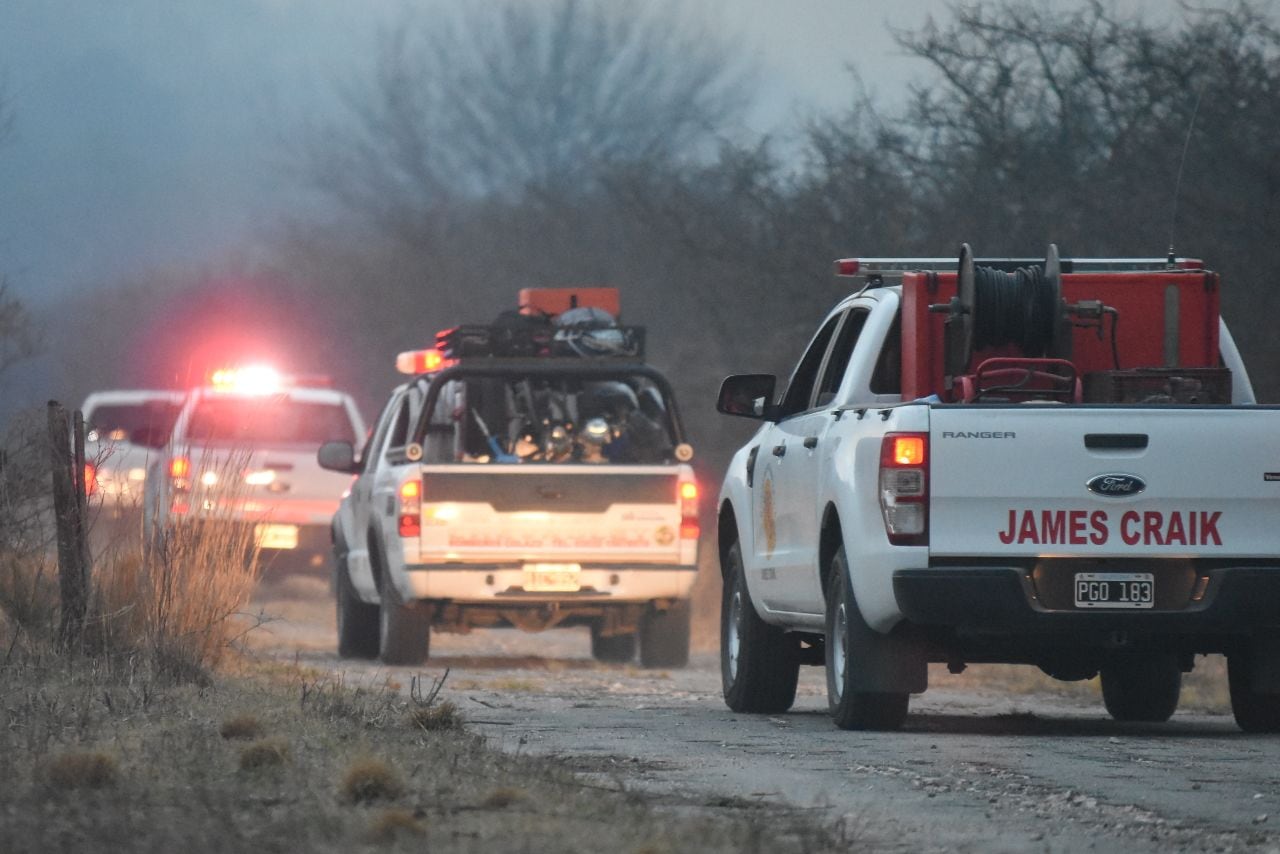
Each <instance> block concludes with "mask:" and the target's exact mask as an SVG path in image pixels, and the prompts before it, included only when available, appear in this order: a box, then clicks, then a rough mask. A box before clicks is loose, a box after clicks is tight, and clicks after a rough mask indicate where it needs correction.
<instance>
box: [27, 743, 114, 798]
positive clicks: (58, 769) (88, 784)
mask: <svg viewBox="0 0 1280 854" xmlns="http://www.w3.org/2000/svg"><path fill="white" fill-rule="evenodd" d="M119 773H120V772H119V766H118V764H117V763H116V760H115V758H114V757H112V756H110V755H109V754H106V753H103V752H101V751H98V750H78V751H72V752H70V753H62V754H59V755H58V756H55V757H53V758H52V759H51V760H49V764H48V766H47V767H46V768H45V779H46V780H47V781H48V783H49V785H50V786H53V787H55V788H58V789H102V788H106V787H107V786H111V785H113V784H114V783H115V782H116V780H117V779H118V777H119Z"/></svg>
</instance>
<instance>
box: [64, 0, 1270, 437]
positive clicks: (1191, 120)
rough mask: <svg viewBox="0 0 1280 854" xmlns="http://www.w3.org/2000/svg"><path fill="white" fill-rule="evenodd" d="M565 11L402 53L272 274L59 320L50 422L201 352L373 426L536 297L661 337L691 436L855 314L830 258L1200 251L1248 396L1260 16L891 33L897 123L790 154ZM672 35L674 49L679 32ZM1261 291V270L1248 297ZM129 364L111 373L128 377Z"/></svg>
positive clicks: (854, 98) (684, 57) (736, 98)
mask: <svg viewBox="0 0 1280 854" xmlns="http://www.w3.org/2000/svg"><path fill="white" fill-rule="evenodd" d="M637 9H638V7H636V6H634V5H631V4H610V3H602V2H586V0H560V2H557V3H553V4H546V5H544V4H537V5H534V4H518V3H511V4H509V5H506V6H503V7H499V8H495V7H490V6H489V5H488V4H486V5H485V7H484V10H483V11H473V12H468V13H466V14H465V15H463V16H462V17H460V18H458V19H456V20H454V21H452V22H450V23H449V24H448V25H447V26H443V27H442V25H441V24H439V23H438V22H434V21H433V22H428V21H422V20H412V19H411V20H408V21H406V22H405V24H404V26H402V27H401V28H399V29H397V30H396V31H395V32H392V33H389V34H388V35H387V37H386V39H385V41H384V43H383V46H382V49H381V51H380V52H379V55H378V56H377V58H376V63H375V64H374V66H373V67H372V68H371V69H370V74H369V76H368V78H367V79H366V80H363V81H355V82H352V83H351V84H350V85H349V86H348V87H347V89H346V90H345V93H344V94H345V97H346V99H347V102H348V104H349V107H350V110H349V113H348V115H347V116H346V117H345V119H344V120H343V121H341V122H333V123H330V124H326V125H318V126H313V127H309V128H306V129H303V130H301V131H299V133H298V134H297V136H296V142H295V143H294V144H293V145H292V147H291V148H290V150H289V153H288V158H287V159H288V160H289V162H290V163H292V164H293V167H294V175H295V177H296V178H297V179H298V180H299V181H301V182H303V184H304V185H305V186H306V187H308V188H310V189H311V190H313V191H314V192H315V193H316V196H317V198H318V199H319V200H321V201H322V203H323V209H324V210H325V211H326V212H327V213H326V214H325V215H324V216H311V217H308V218H306V219H297V220H294V221H292V222H287V223H281V225H280V228H279V230H278V232H277V233H276V234H275V235H274V236H273V237H272V238H271V240H270V242H269V248H268V249H267V251H266V252H265V254H264V255H262V256H261V257H255V259H254V260H253V261H251V262H250V261H246V262H242V263H240V264H238V265H235V266H234V268H233V269H231V270H221V271H219V272H218V273H217V274H216V275H214V274H211V273H209V272H208V271H162V272H155V273H152V274H150V275H149V276H148V277H146V278H140V279H138V280H136V281H131V282H129V283H126V284H123V285H120V286H118V287H115V288H108V289H102V290H97V291H94V292H92V293H88V294H85V295H83V296H82V297H81V298H79V299H77V301H76V302H75V304H74V305H69V306H63V307H59V309H58V311H57V316H58V318H59V322H58V324H57V326H56V328H52V329H51V335H52V336H54V337H55V338H56V339H57V343H56V347H55V348H54V349H55V350H56V352H57V353H58V359H59V360H60V365H61V367H62V369H63V370H65V372H66V373H65V377H64V378H63V379H62V382H63V383H64V384H65V388H66V389H67V390H68V392H67V393H68V397H70V398H74V397H75V396H76V395H79V394H81V393H83V392H87V391H89V390H91V389H92V388H95V387H110V386H119V385H122V384H150V383H164V384H170V383H173V382H182V381H185V380H188V379H190V378H192V377H194V376H198V375H199V373H200V371H201V370H203V368H205V367H207V365H206V364H204V363H206V362H208V361H210V360H215V359H216V358H218V351H219V348H220V347H227V346H231V345H233V344H234V343H235V342H241V343H243V342H247V341H251V340H259V341H263V340H265V341H271V342H274V343H273V344H270V345H267V346H266V347H265V349H264V348H263V347H262V346H259V347H258V348H257V349H255V350H254V353H255V354H261V355H267V356H275V357H277V358H278V359H279V360H280V361H281V362H282V363H283V364H285V365H287V366H296V367H300V368H303V369H306V370H311V369H315V370H318V371H322V372H326V373H329V374H331V375H333V376H334V378H335V380H336V382H337V383H338V384H340V385H342V386H345V387H348V388H351V389H353V390H355V391H356V392H357V393H358V395H359V396H360V398H361V400H362V402H363V403H364V404H365V406H366V409H367V410H369V412H370V414H372V410H373V407H375V406H376V405H378V404H379V403H380V402H381V400H382V399H383V398H384V396H385V392H386V391H387V390H388V389H389V387H390V385H391V384H392V383H393V382H394V381H395V376H394V374H393V373H392V370H391V366H392V359H393V356H394V354H395V352H396V351H398V350H401V349H409V348H412V347H417V346H423V345H425V344H427V343H429V342H430V341H431V339H432V336H433V334H434V332H435V330H436V329H438V328H440V327H442V326H448V325H452V324H455V323H459V322H477V321H484V320H487V319H489V318H490V317H492V316H493V315H494V314H495V313H496V312H498V311H499V310H501V309H503V308H509V307H512V305H513V303H514V299H515V293H516V291H517V290H518V289H519V288H521V287H529V286H565V285H575V284H577V285H591V284H609V285H615V286H617V287H620V288H621V289H622V292H623V311H624V317H625V319H626V320H627V321H628V322H632V323H643V324H645V325H647V326H648V327H649V344H650V354H651V357H652V361H653V362H655V363H656V364H657V365H659V367H662V368H664V369H666V370H668V371H669V372H670V374H671V375H672V377H673V379H674V381H675V382H676V384H677V387H678V390H679V392H680V393H681V401H682V404H683V408H684V410H685V416H686V420H687V421H688V422H690V426H691V432H692V434H693V436H694V438H695V440H696V441H698V442H699V443H700V444H701V445H702V446H704V448H705V449H706V450H707V451H709V452H710V453H709V454H706V455H704V457H706V458H709V459H711V460H712V461H717V462H718V461H720V460H722V459H723V455H724V453H725V452H726V451H727V450H728V449H729V448H731V447H732V446H733V445H734V444H735V443H736V442H737V441H738V437H739V435H740V434H739V433H737V432H734V431H736V430H738V429H739V428H741V427H746V426H747V425H733V426H730V425H728V424H726V423H724V422H725V420H724V419H720V418H719V417H718V416H716V415H715V414H714V412H713V411H712V406H713V400H714V392H715V388H716V385H717V384H718V381H719V379H720V378H721V376H723V375H724V374H726V373H729V372H735V371H748V370H765V371H774V372H783V371H785V370H787V369H788V368H789V366H790V364H791V363H792V361H793V360H794V359H795V357H796V356H797V354H798V353H799V351H800V349H801V348H802V347H803V345H804V343H805V342H806V340H807V337H808V335H809V334H810V332H811V331H812V329H813V328H814V326H815V325H816V322H817V320H818V318H819V317H820V316H821V314H822V313H823V312H824V311H825V310H826V309H827V308H828V307H829V306H830V305H831V304H832V303H833V302H834V301H835V300H836V299H837V298H838V296H840V295H841V294H842V292H843V291H842V286H841V285H840V284H839V283H837V282H836V281H834V280H833V278H832V276H831V269H832V268H831V262H832V260H833V259H835V258H837V257H840V256H846V255H858V254H864V255H879V256H883V255H898V254H901V255H947V254H951V253H952V252H954V251H956V249H957V246H958V244H959V243H960V242H961V241H968V242H970V243H971V244H973V245H974V247H975V249H976V250H977V251H978V252H979V254H990V255H1006V254H1008V255H1027V256H1039V255H1041V254H1042V253H1043V251H1044V247H1045V245H1046V244H1047V243H1048V242H1050V241H1053V242H1057V243H1058V244H1059V245H1060V246H1061V247H1062V249H1063V252H1064V254H1067V255H1070V254H1077V255H1090V256H1098V255H1111V254H1116V255H1130V256H1131V255H1142V256H1160V255H1163V254H1164V253H1165V252H1166V251H1168V249H1169V246H1170V242H1171V241H1172V242H1173V244H1174V247H1175V249H1176V251H1177V252H1178V253H1179V254H1185V255H1192V256H1196V257H1201V258H1204V259H1205V261H1206V262H1207V263H1208V264H1209V265H1210V266H1211V267H1212V268H1213V269H1216V270H1219V271H1221V272H1222V273H1223V274H1224V277H1225V281H1226V289H1225V296H1224V312H1225V314H1226V316H1227V318H1228V321H1229V322H1231V323H1232V325H1233V328H1234V331H1235V333H1236V336H1237V340H1238V342H1239V343H1240V344H1241V346H1242V348H1243V349H1244V350H1245V355H1246V358H1247V359H1248V361H1249V363H1250V365H1251V368H1252V375H1253V380H1254V383H1255V386H1257V388H1258V390H1259V392H1260V395H1261V396H1262V398H1263V399H1264V400H1275V399H1277V397H1280V381H1278V380H1277V379H1275V377H1276V373H1277V368H1280V364H1277V362H1280V352H1277V350H1276V348H1274V347H1273V346H1271V345H1270V342H1271V340H1272V336H1273V334H1274V333H1273V332H1272V328H1271V327H1272V325H1273V321H1272V320H1271V317H1272V315H1273V313H1274V311H1275V310H1276V309H1277V308H1280V305H1277V297H1276V296H1275V288H1274V287H1273V286H1272V284H1271V283H1270V281H1269V271H1271V270H1274V269H1277V268H1280V264H1277V262H1280V239H1277V238H1280V146H1277V145H1276V140H1277V139H1280V63H1278V62H1277V58H1278V49H1280V35H1278V34H1277V32H1276V30H1275V29H1273V27H1272V25H1271V19H1270V18H1268V17H1267V16H1265V15H1264V14H1263V13H1262V11H1260V8H1259V7H1255V6H1251V5H1249V4H1248V3H1238V4H1233V5H1230V6H1229V7H1228V8H1226V9H1225V10H1214V11H1188V12H1186V13H1185V17H1183V18H1181V19H1179V20H1178V21H1177V22H1176V23H1174V24H1172V25H1169V26H1157V25H1155V24H1151V23H1145V22H1143V21H1142V20H1140V19H1134V18H1127V17H1123V16H1120V15H1119V14H1118V13H1116V12H1114V11H1113V10H1112V9H1111V8H1110V7H1109V6H1108V5H1106V4H1104V3H1101V2H1094V3H1087V4H1085V5H1082V6H1079V7H1077V8H1075V9H1071V10H1061V9H1059V8H1056V7H1055V8H1052V9H1051V8H1050V7H1049V5H1048V4H1045V3H1020V2H1011V3H999V4H992V3H987V4H977V5H964V6H957V7H955V9H954V10H953V11H952V13H951V14H950V15H949V16H948V17H947V18H946V19H945V20H941V21H938V22H929V23H927V24H925V25H923V26H922V27H920V28H918V29H914V30H910V31H906V32H902V33H899V34H898V36H897V38H898V41H899V44H900V46H901V47H902V48H903V49H904V50H905V51H907V52H908V53H909V54H911V55H913V56H915V57H917V58H918V59H919V66H920V78H919V79H920V83H919V85H918V86H917V87H916V88H915V89H914V90H913V92H912V95H911V97H910V99H909V101H908V102H907V103H906V104H905V105H901V106H898V107H894V108H883V107H881V106H879V105H877V104H875V103H873V102H872V101H871V100H870V99H868V98H866V97H864V96H863V95H861V93H860V89H859V87H858V85H857V81H856V79H853V78H841V79H833V80H832V81H831V86H833V87H840V88H843V89H847V90H848V91H849V93H850V95H849V104H850V107H849V109H848V111H847V112H845V113H843V114H841V115H833V116H825V117H819V118H816V119H814V120H812V121H811V122H809V123H808V124H807V125H806V126H805V127H802V128H799V129H797V131H796V133H797V135H798V137H799V140H800V143H799V154H798V155H797V154H795V153H794V149H795V146H794V145H791V146H787V147H785V150H786V152H787V154H786V155H785V156H784V155H783V154H781V153H780V152H781V151H782V150H783V147H781V146H778V145H776V144H775V143H774V142H773V141H771V140H767V139H764V140H761V139H754V138H752V137H750V136H749V135H748V134H747V133H746V132H745V131H744V130H743V129H742V128H743V121H744V117H745V115H746V114H747V110H748V109H749V108H750V105H751V103H752V97H753V92H754V88H753V83H754V82H755V80H756V78H754V77H753V72H752V69H750V68H746V67H742V66H741V65H739V64H738V62H737V60H735V59H734V58H733V55H732V54H731V53H730V52H729V51H728V50H727V48H726V46H725V45H724V44H723V43H722V42H721V41H719V40H717V39H716V38H715V37H714V36H713V35H712V34H710V33H707V32H702V31H699V30H698V29H697V27H696V26H694V25H692V24H689V23H688V22H686V23H684V24H682V25H679V26H674V25H672V23H671V20H670V19H671V17H672V16H675V17H676V18H678V17H679V16H678V14H677V13H676V10H675V7H671V8H670V9H667V10H665V14H664V15H662V16H658V15H646V14H644V13H642V12H640V11H637ZM673 32H674V33H675V34H674V35H673V34H672V33H673ZM1264 271H1266V272H1264ZM122 366H123V369H122Z"/></svg>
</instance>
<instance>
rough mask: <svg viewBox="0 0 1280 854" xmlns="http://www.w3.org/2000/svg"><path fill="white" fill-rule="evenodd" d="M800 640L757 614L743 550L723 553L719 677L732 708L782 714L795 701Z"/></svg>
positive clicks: (735, 545)
mask: <svg viewBox="0 0 1280 854" xmlns="http://www.w3.org/2000/svg"><path fill="white" fill-rule="evenodd" d="M799 678H800V644H799V642H798V641H797V640H796V639H795V638H794V637H792V636H791V635H788V634H787V633H786V632H784V631H783V630H782V629H780V628H778V627H777V626H771V625H769V624H768V623H766V622H765V621H764V620H762V619H760V615H759V614H757V613H756V609H755V606H754V605H752V604H751V595H750V594H749V593H748V592H747V580H746V576H745V574H744V569H743V566H742V549H741V547H740V546H739V545H738V544H737V543H734V544H733V545H732V546H730V547H729V550H728V551H727V552H725V556H724V596H723V598H722V599H721V601H720V681H721V685H722V686H723V689H724V701H725V704H726V705H728V707H729V708H730V709H733V710H734V711H735V712H764V713H776V712H785V711H786V710H787V709H789V708H791V704H792V703H794V702H795V699H796V681H797V680H798V679H799Z"/></svg>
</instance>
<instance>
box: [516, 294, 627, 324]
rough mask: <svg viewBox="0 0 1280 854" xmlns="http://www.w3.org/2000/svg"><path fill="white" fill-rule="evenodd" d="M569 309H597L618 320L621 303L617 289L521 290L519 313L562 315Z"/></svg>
mask: <svg viewBox="0 0 1280 854" xmlns="http://www.w3.org/2000/svg"><path fill="white" fill-rule="evenodd" d="M571 308H599V309H603V310H605V311H607V312H609V313H610V314H611V315H613V316H614V318H615V319H616V318H618V317H619V315H620V312H621V302H620V301H619V299H618V289H617V288H521V289H520V313H521V314H533V315H543V316H553V315H557V314H563V313H564V312H566V311H568V310H569V309H571Z"/></svg>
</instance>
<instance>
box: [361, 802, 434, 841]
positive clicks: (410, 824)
mask: <svg viewBox="0 0 1280 854" xmlns="http://www.w3.org/2000/svg"><path fill="white" fill-rule="evenodd" d="M426 834H427V828H426V827H425V826H424V825H423V824H422V822H420V821H418V819H417V817H416V816H414V814H413V813H411V812H409V811H408V810H399V809H390V810H383V811H382V812H380V813H378V814H377V815H376V816H374V818H373V821H372V822H370V823H369V841H370V842H376V843H380V844H383V845H389V844H391V843H393V842H395V841H397V840H398V839H403V838H405V837H408V838H410V839H412V838H417V837H423V836H426Z"/></svg>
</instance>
